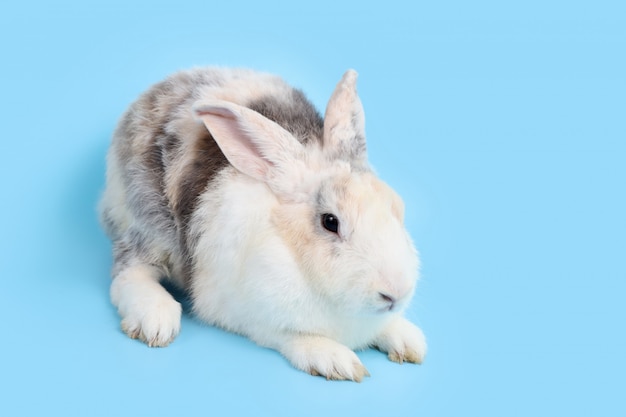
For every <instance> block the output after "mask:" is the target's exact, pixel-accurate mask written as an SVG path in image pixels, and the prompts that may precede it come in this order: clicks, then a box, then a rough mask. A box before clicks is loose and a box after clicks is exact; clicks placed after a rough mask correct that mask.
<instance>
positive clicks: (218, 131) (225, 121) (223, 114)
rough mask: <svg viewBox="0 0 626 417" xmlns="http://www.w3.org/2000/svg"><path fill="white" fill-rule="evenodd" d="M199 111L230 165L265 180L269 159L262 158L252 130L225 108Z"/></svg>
mask: <svg viewBox="0 0 626 417" xmlns="http://www.w3.org/2000/svg"><path fill="white" fill-rule="evenodd" d="M203 110H204V109H203ZM199 113H200V114H199V115H200V118H201V119H202V121H203V122H204V124H205V126H206V127H207V129H208V130H209V132H210V133H211V135H212V136H213V139H214V140H215V142H216V143H217V144H218V146H219V147H220V149H221V150H222V152H223V153H224V155H225V156H226V159H228V161H229V162H230V163H231V165H232V166H234V167H235V168H236V169H237V170H239V171H241V172H242V173H244V174H246V175H249V176H250V177H252V178H255V179H257V180H259V181H265V179H266V176H267V170H268V165H269V161H267V160H266V159H264V158H263V155H262V154H261V152H260V149H259V148H258V146H257V145H256V144H255V143H254V141H253V140H252V137H251V135H253V134H254V132H251V131H250V130H249V129H247V128H246V127H245V126H242V123H241V122H240V121H239V120H238V118H237V116H236V115H234V114H233V113H231V112H230V111H229V110H227V109H222V108H217V109H211V111H210V112H209V111H206V110H204V111H202V112H199Z"/></svg>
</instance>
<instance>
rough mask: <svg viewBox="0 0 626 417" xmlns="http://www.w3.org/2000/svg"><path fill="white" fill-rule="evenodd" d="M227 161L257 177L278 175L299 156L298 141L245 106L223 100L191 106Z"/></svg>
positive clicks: (301, 156) (262, 179)
mask: <svg viewBox="0 0 626 417" xmlns="http://www.w3.org/2000/svg"><path fill="white" fill-rule="evenodd" d="M194 111H195V113H196V115H197V116H198V117H199V118H200V119H201V120H202V121H203V122H204V125H205V126H206V128H207V129H208V130H209V132H211V135H212V136H213V139H215V142H217V144H218V145H219V147H220V149H221V150H222V152H223V153H224V155H225V156H226V158H227V159H228V161H229V162H230V163H231V164H232V165H233V166H234V167H235V168H236V169H238V170H239V171H241V172H243V173H244V174H246V175H249V176H250V177H252V178H255V179H257V180H259V181H263V182H268V181H269V180H270V179H276V178H277V177H281V176H282V175H281V174H285V173H288V172H289V171H290V170H291V168H292V166H293V164H294V163H296V161H301V160H302V159H303V152H304V149H303V147H302V145H301V144H300V142H298V140H297V139H296V138H294V137H293V136H292V135H291V134H290V133H289V132H287V131H286V130H285V129H283V128H282V127H281V126H279V125H278V124H277V123H274V122H273V121H271V120H269V119H267V118H266V117H264V116H262V115H261V114H259V113H257V112H255V111H253V110H250V109H248V108H245V107H242V106H239V105H237V104H234V103H230V102H225V101H215V102H214V101H211V102H208V101H204V102H199V103H196V104H195V106H194Z"/></svg>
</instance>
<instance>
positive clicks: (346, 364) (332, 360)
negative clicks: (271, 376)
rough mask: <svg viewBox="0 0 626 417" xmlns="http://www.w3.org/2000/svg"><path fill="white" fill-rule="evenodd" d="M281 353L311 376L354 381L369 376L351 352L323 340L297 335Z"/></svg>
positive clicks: (316, 337)
mask: <svg viewBox="0 0 626 417" xmlns="http://www.w3.org/2000/svg"><path fill="white" fill-rule="evenodd" d="M281 352H282V353H283V355H285V357H286V358H287V359H289V361H290V362H291V363H292V364H293V365H294V366H295V367H296V368H298V369H301V370H303V371H305V372H308V373H310V374H311V375H321V376H324V377H326V379H335V380H349V381H356V382H361V380H362V379H363V377H365V376H370V374H369V372H367V369H365V366H363V364H362V363H361V361H360V360H359V358H358V357H357V356H356V354H355V353H354V352H353V351H352V350H350V349H348V348H347V347H346V346H344V345H342V344H340V343H337V342H335V341H334V340H331V339H328V338H326V337H321V336H299V337H296V338H295V339H293V340H291V341H290V343H289V344H288V345H287V346H284V347H283V349H281Z"/></svg>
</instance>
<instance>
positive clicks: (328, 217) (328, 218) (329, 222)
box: [322, 213, 339, 233]
mask: <svg viewBox="0 0 626 417" xmlns="http://www.w3.org/2000/svg"><path fill="white" fill-rule="evenodd" d="M322 226H324V229H326V230H328V231H329V232H333V233H338V232H339V219H338V218H337V216H335V215H334V214H331V213H324V214H322Z"/></svg>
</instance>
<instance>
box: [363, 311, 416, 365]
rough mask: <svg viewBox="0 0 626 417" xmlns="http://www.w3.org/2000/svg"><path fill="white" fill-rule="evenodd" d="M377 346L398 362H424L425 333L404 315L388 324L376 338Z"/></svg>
mask: <svg viewBox="0 0 626 417" xmlns="http://www.w3.org/2000/svg"><path fill="white" fill-rule="evenodd" d="M375 346H376V347H377V348H378V349H379V350H380V351H382V352H386V353H387V355H388V357H389V359H390V360H392V361H394V362H397V363H403V362H411V363H422V361H423V360H424V356H426V338H425V337H424V333H422V331H421V330H420V329H419V327H417V326H415V325H414V324H413V323H411V322H409V321H408V320H406V319H405V318H402V317H398V318H397V319H395V320H394V321H392V322H391V323H390V324H389V325H388V326H387V328H386V329H385V330H384V331H383V333H382V334H381V335H380V336H379V337H378V338H377V339H376V342H375Z"/></svg>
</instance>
